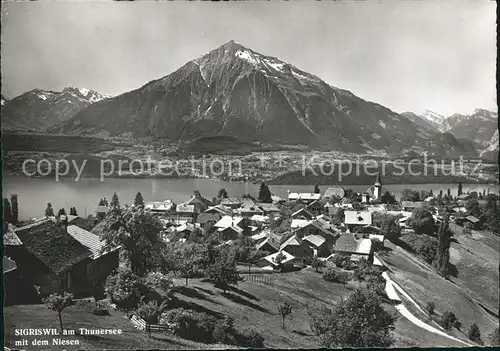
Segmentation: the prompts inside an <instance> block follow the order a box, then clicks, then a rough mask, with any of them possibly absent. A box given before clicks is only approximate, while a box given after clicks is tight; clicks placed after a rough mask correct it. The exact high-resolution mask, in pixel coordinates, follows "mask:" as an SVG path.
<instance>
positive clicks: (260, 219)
mask: <svg viewBox="0 0 500 351" xmlns="http://www.w3.org/2000/svg"><path fill="white" fill-rule="evenodd" d="M250 221H251V222H252V223H253V224H255V225H257V226H259V225H260V226H262V225H263V224H265V223H268V222H269V217H268V216H263V215H253V216H252V217H250Z"/></svg>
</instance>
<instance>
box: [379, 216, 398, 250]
mask: <svg viewBox="0 0 500 351" xmlns="http://www.w3.org/2000/svg"><path fill="white" fill-rule="evenodd" d="M380 232H381V233H382V234H383V235H385V237H386V238H387V240H389V241H391V242H393V243H397V242H398V241H399V236H400V235H401V227H400V226H399V223H398V222H397V218H396V217H394V216H390V215H387V216H384V219H383V220H382V223H381V225H380Z"/></svg>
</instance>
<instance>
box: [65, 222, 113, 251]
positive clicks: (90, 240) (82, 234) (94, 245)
mask: <svg viewBox="0 0 500 351" xmlns="http://www.w3.org/2000/svg"><path fill="white" fill-rule="evenodd" d="M67 230H68V234H69V235H71V236H72V237H73V238H75V239H76V240H78V242H79V243H80V244H82V245H83V246H85V247H86V248H88V249H89V250H90V251H91V252H92V258H93V259H95V258H97V257H99V256H101V255H102V253H103V252H102V249H103V248H104V246H105V244H106V243H105V241H104V240H101V239H100V238H99V237H98V236H97V235H95V234H92V233H91V232H88V231H86V230H85V229H82V228H80V227H77V226H76V225H69V226H68V229H67Z"/></svg>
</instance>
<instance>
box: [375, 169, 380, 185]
mask: <svg viewBox="0 0 500 351" xmlns="http://www.w3.org/2000/svg"><path fill="white" fill-rule="evenodd" d="M380 178H381V177H380V169H379V171H378V173H377V179H376V180H375V186H382V180H381V179H380Z"/></svg>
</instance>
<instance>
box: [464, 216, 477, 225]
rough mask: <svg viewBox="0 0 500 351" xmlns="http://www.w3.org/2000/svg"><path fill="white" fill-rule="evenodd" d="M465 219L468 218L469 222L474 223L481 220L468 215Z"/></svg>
mask: <svg viewBox="0 0 500 351" xmlns="http://www.w3.org/2000/svg"><path fill="white" fill-rule="evenodd" d="M465 219H467V220H468V221H469V222H472V223H477V222H479V219H478V218H476V217H474V216H467V217H465Z"/></svg>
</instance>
